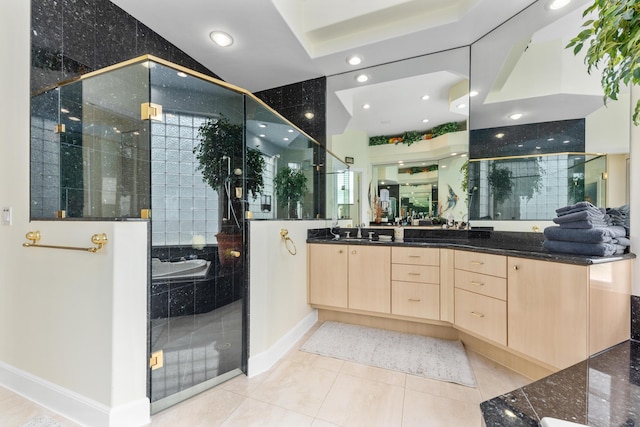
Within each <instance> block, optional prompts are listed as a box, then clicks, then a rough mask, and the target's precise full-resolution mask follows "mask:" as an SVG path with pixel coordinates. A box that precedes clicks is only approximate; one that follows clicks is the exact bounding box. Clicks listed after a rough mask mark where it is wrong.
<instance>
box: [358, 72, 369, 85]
mask: <svg viewBox="0 0 640 427" xmlns="http://www.w3.org/2000/svg"><path fill="white" fill-rule="evenodd" d="M367 80H369V76H367V75H366V74H358V75H357V76H356V81H358V82H359V83H364V82H366V81H367Z"/></svg>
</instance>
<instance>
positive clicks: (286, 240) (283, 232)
mask: <svg viewBox="0 0 640 427" xmlns="http://www.w3.org/2000/svg"><path fill="white" fill-rule="evenodd" d="M280 237H282V240H284V247H285V248H287V250H288V251H289V253H290V254H291V255H295V254H297V253H298V249H296V244H295V243H293V240H291V237H289V230H287V229H286V228H281V229H280ZM289 243H291V246H293V251H292V250H291V248H289Z"/></svg>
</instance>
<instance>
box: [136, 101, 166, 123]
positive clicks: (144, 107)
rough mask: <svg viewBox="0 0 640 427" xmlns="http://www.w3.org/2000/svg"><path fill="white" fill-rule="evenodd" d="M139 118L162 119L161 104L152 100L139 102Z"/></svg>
mask: <svg viewBox="0 0 640 427" xmlns="http://www.w3.org/2000/svg"><path fill="white" fill-rule="evenodd" d="M140 120H158V121H160V122H161V121H162V105H160V104H154V103H152V102H143V103H142V104H140Z"/></svg>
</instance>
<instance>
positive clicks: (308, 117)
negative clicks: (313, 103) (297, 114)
mask: <svg viewBox="0 0 640 427" xmlns="http://www.w3.org/2000/svg"><path fill="white" fill-rule="evenodd" d="M304 116H305V117H306V118H307V119H309V120H311V119H313V118H314V117H315V116H316V115H315V114H313V113H312V112H311V111H307V112H306V113H304Z"/></svg>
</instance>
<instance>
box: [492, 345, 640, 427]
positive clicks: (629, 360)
mask: <svg viewBox="0 0 640 427" xmlns="http://www.w3.org/2000/svg"><path fill="white" fill-rule="evenodd" d="M480 408H481V410H482V415H483V417H484V421H485V423H486V425H487V427H497V426H500V427H522V426H534V427H537V426H538V424H539V421H540V420H541V419H542V418H544V417H551V418H558V419H562V420H565V421H571V422H574V423H579V424H585V425H588V426H594V427H614V426H615V427H631V426H640V342H638V341H633V340H630V341H626V342H623V343H622V344H618V345H616V346H614V347H611V348H610V349H608V350H605V351H603V352H601V353H598V354H596V355H594V356H592V357H590V358H589V359H587V360H585V361H583V362H580V363H578V364H576V365H573V366H571V367H569V368H567V369H564V370H562V371H559V372H557V373H555V374H552V375H549V376H548V377H545V378H543V379H541V380H538V381H536V382H534V383H531V384H529V385H527V386H524V387H522V388H519V389H517V390H514V391H512V392H509V393H506V394H503V395H502V396H498V397H495V398H493V399H491V400H487V401H485V402H482V403H481V404H480Z"/></svg>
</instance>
